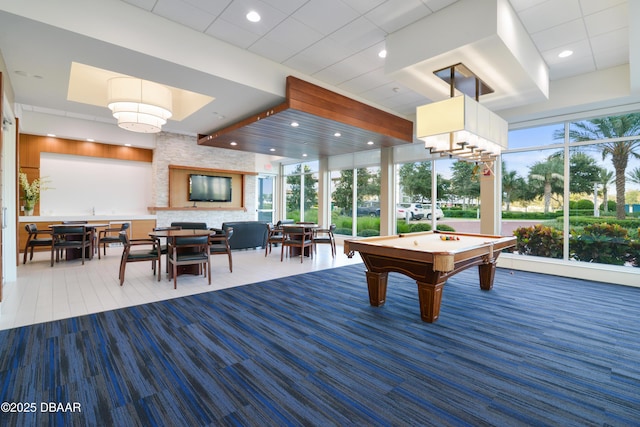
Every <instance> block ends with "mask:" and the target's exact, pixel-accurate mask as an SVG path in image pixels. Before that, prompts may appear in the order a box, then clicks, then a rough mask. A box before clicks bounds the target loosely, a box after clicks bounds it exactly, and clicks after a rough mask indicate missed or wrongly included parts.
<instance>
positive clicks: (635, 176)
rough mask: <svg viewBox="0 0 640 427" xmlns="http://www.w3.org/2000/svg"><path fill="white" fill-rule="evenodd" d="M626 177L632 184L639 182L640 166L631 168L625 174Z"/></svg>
mask: <svg viewBox="0 0 640 427" xmlns="http://www.w3.org/2000/svg"><path fill="white" fill-rule="evenodd" d="M627 179H628V180H629V181H631V182H633V183H634V184H640V168H635V169H632V170H631V172H629V175H627Z"/></svg>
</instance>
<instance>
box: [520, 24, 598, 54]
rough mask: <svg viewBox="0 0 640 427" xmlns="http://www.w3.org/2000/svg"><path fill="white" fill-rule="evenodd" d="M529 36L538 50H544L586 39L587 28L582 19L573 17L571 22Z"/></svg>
mask: <svg viewBox="0 0 640 427" xmlns="http://www.w3.org/2000/svg"><path fill="white" fill-rule="evenodd" d="M531 38H532V40H533V41H534V43H535V44H536V46H537V47H538V50H540V51H542V52H544V51H547V50H550V49H554V48H558V47H562V46H565V45H567V44H569V43H575V42H577V41H580V40H584V39H586V38H587V30H586V28H585V26H584V21H583V20H582V19H575V20H573V21H571V22H567V23H565V24H561V25H557V26H555V27H552V28H549V29H546V30H542V31H540V32H537V33H535V34H533V35H532V36H531Z"/></svg>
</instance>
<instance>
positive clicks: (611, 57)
mask: <svg viewBox="0 0 640 427" xmlns="http://www.w3.org/2000/svg"><path fill="white" fill-rule="evenodd" d="M591 47H592V48H593V56H594V58H595V61H596V66H597V67H598V69H604V68H609V67H615V66H617V65H622V64H626V63H627V61H628V60H629V30H628V29H627V28H623V29H620V30H616V31H610V32H608V33H605V34H602V35H600V36H597V37H593V38H592V39H591Z"/></svg>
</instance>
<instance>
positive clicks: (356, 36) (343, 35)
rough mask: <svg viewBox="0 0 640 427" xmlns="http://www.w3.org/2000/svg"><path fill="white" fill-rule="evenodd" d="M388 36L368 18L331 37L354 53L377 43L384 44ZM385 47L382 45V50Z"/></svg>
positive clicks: (340, 30)
mask: <svg viewBox="0 0 640 427" xmlns="http://www.w3.org/2000/svg"><path fill="white" fill-rule="evenodd" d="M385 36H386V34H385V32H384V31H383V30H382V29H380V28H379V27H376V26H375V25H373V24H372V23H371V21H369V20H368V19H366V18H363V17H361V18H358V19H356V20H354V21H352V22H350V23H349V24H347V25H345V26H344V27H342V28H340V29H339V30H337V31H336V32H334V33H333V34H331V35H330V36H329V37H330V38H332V39H333V40H335V41H336V42H339V43H342V45H344V47H345V48H346V49H347V50H349V51H352V52H359V51H361V50H363V49H366V48H369V47H371V46H372V45H373V44H376V43H383V42H384V38H385ZM383 46H384V45H381V48H382V47H383Z"/></svg>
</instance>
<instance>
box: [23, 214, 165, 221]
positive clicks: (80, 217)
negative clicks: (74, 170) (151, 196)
mask: <svg viewBox="0 0 640 427" xmlns="http://www.w3.org/2000/svg"><path fill="white" fill-rule="evenodd" d="M138 219H156V216H155V215H148V214H147V215H145V214H131V215H127V214H123V215H58V216H20V217H18V221H19V222H53V221H89V222H92V221H123V220H130V221H132V220H138Z"/></svg>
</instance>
